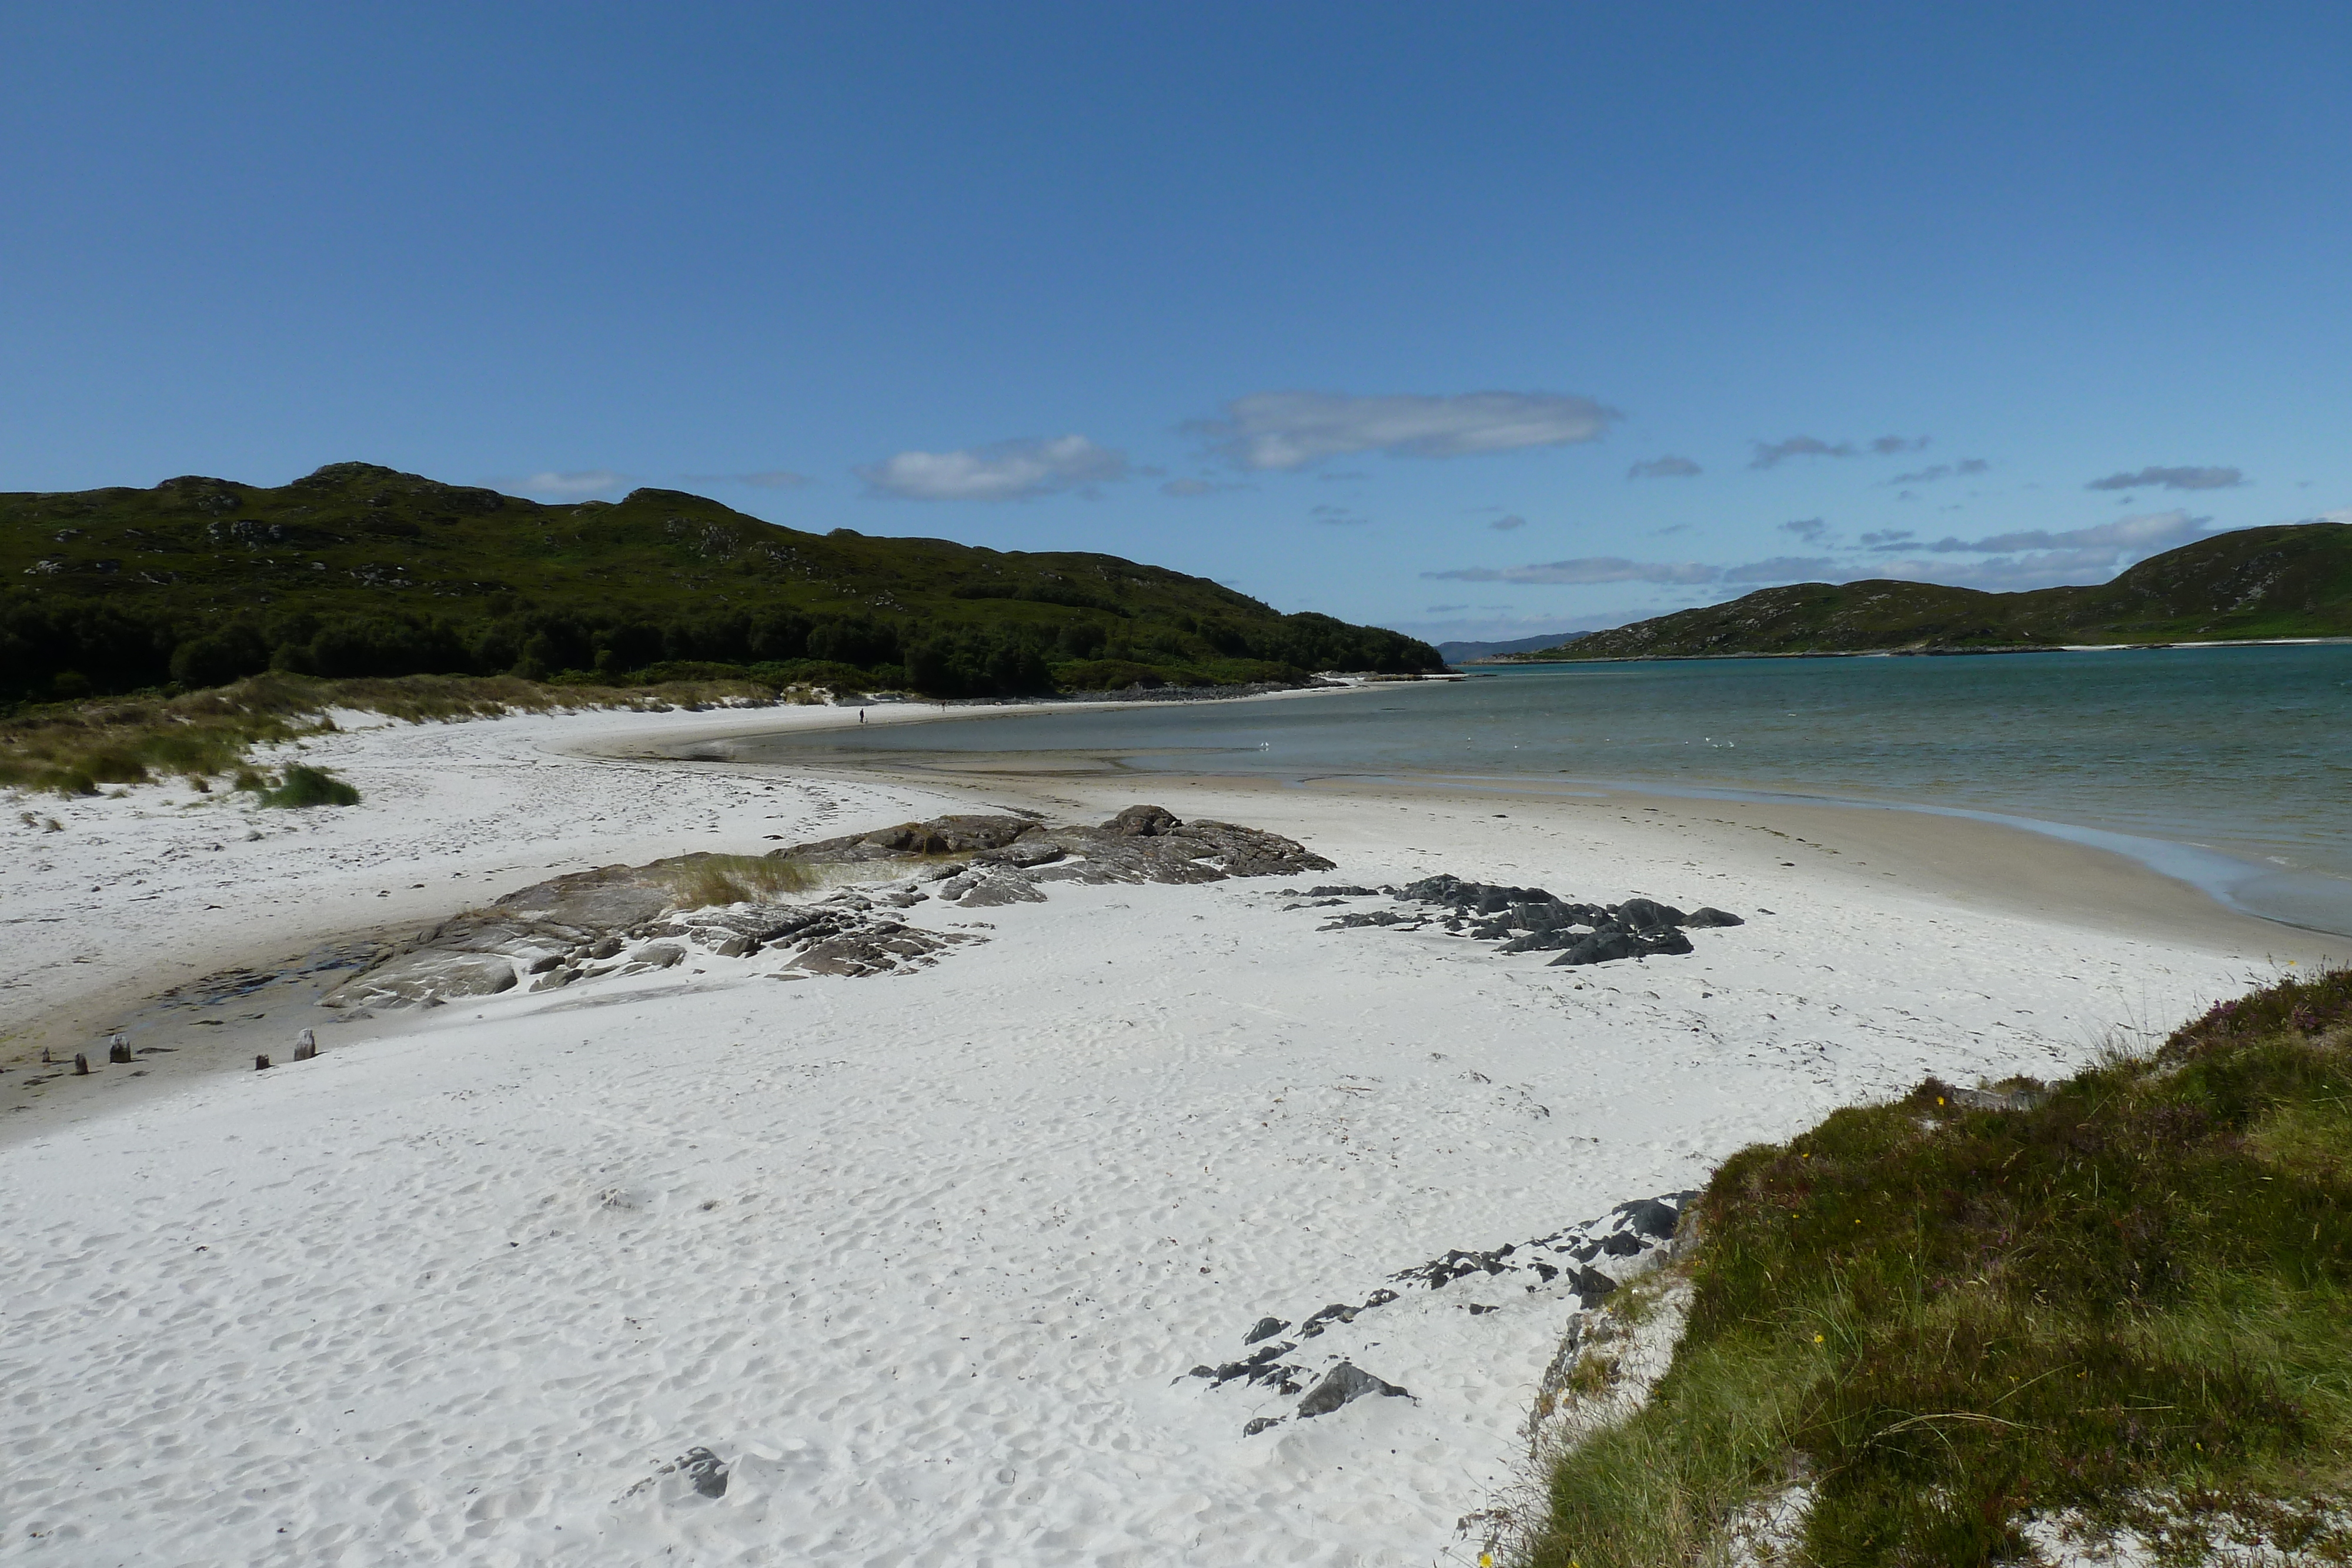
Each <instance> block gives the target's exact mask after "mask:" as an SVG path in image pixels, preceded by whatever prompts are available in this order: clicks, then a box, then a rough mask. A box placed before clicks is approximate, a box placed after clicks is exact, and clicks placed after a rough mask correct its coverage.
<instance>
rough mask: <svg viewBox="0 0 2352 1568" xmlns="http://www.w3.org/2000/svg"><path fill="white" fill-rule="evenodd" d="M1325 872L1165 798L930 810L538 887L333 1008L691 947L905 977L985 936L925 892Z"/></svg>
mask: <svg viewBox="0 0 2352 1568" xmlns="http://www.w3.org/2000/svg"><path fill="white" fill-rule="evenodd" d="M1330 869H1331V862H1329V861H1328V860H1325V859H1324V858H1323V857H1322V856H1320V855H1318V854H1315V853H1312V852H1309V851H1308V850H1307V849H1306V848H1304V847H1303V846H1301V845H1300V844H1298V843H1297V842H1295V841H1292V840H1289V839H1286V838H1283V837H1281V836H1280V835H1278V834H1275V833H1268V832H1264V831H1260V830H1258V829H1255V828H1244V827H1237V826H1235V825H1234V824H1233V823H1230V822H1186V821H1182V820H1181V819H1179V818H1178V817H1177V816H1176V815H1175V814H1174V813H1173V812H1171V811H1169V810H1165V809H1163V808H1161V807H1159V806H1145V805H1138V806H1129V808H1127V809H1126V810H1123V811H1121V812H1119V813H1118V815H1117V816H1115V817H1113V818H1112V819H1111V820H1110V821H1107V822H1104V823H1101V824H1100V825H1098V826H1095V827H1084V826H1077V827H1055V826H1052V825H1049V824H1047V823H1045V822H1043V821H1039V820H1037V819H1035V818H1034V817H1025V816H1010V815H1008V816H979V815H973V816H946V817H934V818H932V819H931V820H929V821H922V822H901V823H899V824H898V825H896V826H893V827H888V828H882V829H878V830H877V831H872V832H867V833H855V834H850V835H847V836H845V837H842V838H835V839H824V840H819V841H815V842H813V843H805V844H795V845H792V846H790V847H788V848H785V849H781V850H776V851H773V852H771V853H769V854H767V855H765V856H761V857H747V856H725V855H711V854H692V855H680V856H678V857H677V858H675V859H671V860H663V861H656V862H653V863H651V864H649V865H642V866H626V865H611V866H604V867H600V868H599V869H597V870H595V871H585V872H575V873H572V874H571V875H568V876H560V877H555V878H551V880H549V881H546V882H542V883H533V884H532V885H531V886H530V887H526V888H522V889H520V890H519V891H517V892H514V893H510V894H507V895H505V896H504V897H502V898H500V899H499V900H497V901H496V902H495V903H493V904H490V905H489V906H488V908H487V909H480V910H473V911H469V912H467V913H466V914H464V915H457V916H456V917H455V918H453V919H450V920H447V921H445V922H443V923H442V924H441V925H437V926H435V927H433V928H432V929H431V930H428V931H424V932H420V933H418V934H417V936H415V939H414V940H413V941H410V942H407V943H404V944H396V945H394V946H391V947H389V948H387V949H386V950H385V953H384V956H383V958H382V959H381V960H380V961H379V962H377V963H376V964H375V965H374V966H373V967H371V968H369V969H368V970H367V971H366V972H365V973H363V974H361V975H359V976H357V977H354V978H353V979H352V980H349V981H347V982H346V983H344V984H343V985H342V986H341V987H338V988H336V989H335V990H333V991H331V992H330V993H329V994H328V995H327V996H325V997H323V998H320V1002H321V1005H323V1006H326V1007H331V1008H370V1009H373V1008H380V1007H420V1006H421V1007H438V1006H442V1005H445V1004H446V1003H448V1002H451V1001H455V1000H458V999H460V998H470V997H485V996H493V995H496V994H498V993H499V992H502V991H507V990H510V989H512V988H514V987H516V986H517V985H520V984H525V983H528V984H529V985H530V988H532V989H533V990H552V989H556V988H562V987H564V986H569V985H572V984H573V983H574V982H576V981H580V980H587V979H594V978H598V977H603V976H606V975H614V974H620V975H627V974H644V973H646V972H647V971H649V970H653V969H661V968H668V967H674V966H676V965H677V964H679V963H680V962H682V961H684V960H685V959H686V958H687V956H688V955H689V953H690V952H692V951H693V950H694V949H695V948H700V949H701V950H703V951H705V952H707V953H709V954H710V955H712V956H717V957H722V958H741V957H748V956H752V955H755V954H759V953H761V952H763V951H782V952H785V953H789V954H790V955H791V959H790V961H789V963H788V964H787V965H786V966H785V967H783V968H782V969H780V970H777V971H774V972H775V973H776V974H777V976H778V977H780V978H803V977H808V976H813V975H838V976H846V977H866V976H873V975H887V974H898V973H904V972H907V971H909V970H914V969H921V968H928V967H930V966H931V965H932V964H934V963H936V962H938V960H939V957H940V955H941V954H943V953H945V952H947V951H949V950H950V949H951V948H953V947H955V946H960V945H963V944H969V943H974V942H979V941H982V940H984V938H982V937H980V936H974V935H972V934H971V933H968V932H960V931H933V930H929V929H926V928H924V927H922V926H919V925H913V924H910V923H909V922H908V921H906V920H904V919H901V918H899V917H898V912H899V911H901V910H905V909H910V908H912V907H913V906H915V905H916V904H923V903H928V902H933V901H936V902H939V903H941V904H954V905H956V906H957V907H959V908H965V909H980V908H988V907H992V906H996V905H1003V904H1024V903H1038V902H1042V901H1043V900H1044V899H1045V887H1047V886H1049V885H1051V884H1053V883H1093V884H1102V883H1146V882H1158V883H1203V882H1222V881H1223V880H1225V879H1226V878H1228V877H1246V876H1292V875H1297V873H1301V872H1316V871H1328V870H1330ZM847 878H855V879H856V883H857V885H855V886H849V887H842V888H839V889H838V890H837V891H835V892H834V893H831V894H826V895H824V896H823V897H815V898H811V899H809V900H808V901H806V902H785V901H782V900H780V899H777V898H775V897H774V896H773V894H772V893H771V892H767V891H763V890H767V889H782V888H787V887H800V888H803V889H805V888H810V887H814V886H816V885H819V884H821V883H824V882H825V881H826V880H828V879H847ZM730 893H731V894H740V895H741V896H737V897H732V898H730V897H729V896H728V894H730ZM681 944H688V945H690V946H682V945H681Z"/></svg>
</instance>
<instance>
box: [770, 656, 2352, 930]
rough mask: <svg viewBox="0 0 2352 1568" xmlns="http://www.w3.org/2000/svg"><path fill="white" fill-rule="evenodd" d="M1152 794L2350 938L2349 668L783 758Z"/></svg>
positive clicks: (1630, 687)
mask: <svg viewBox="0 0 2352 1568" xmlns="http://www.w3.org/2000/svg"><path fill="white" fill-rule="evenodd" d="M734 749H735V750H736V751H737V753H738V755H747V756H748V755H753V754H756V755H759V756H761V757H765V758H775V759H779V760H781V759H783V758H789V757H794V756H806V755H808V754H809V753H810V752H812V751H828V752H835V753H863V754H869V755H870V754H874V753H883V752H887V753H897V754H905V753H920V752H934V753H950V754H956V755H960V756H964V757H969V756H970V755H971V754H972V753H980V752H985V753H999V754H1005V753H1011V754H1020V755H1021V756H1022V757H1023V758H1024V759H1025V760H1027V761H1029V762H1033V763H1035V764H1039V765H1044V766H1053V765H1055V763H1057V762H1062V763H1066V762H1067V761H1069V760H1072V759H1074V758H1095V759H1110V760H1113V761H1115V762H1116V763H1117V764H1118V765H1119V766H1123V767H1126V768H1134V769H1139V770H1144V771H1169V772H1178V771H1181V772H1186V773H1204V774H1206V773H1234V774H1255V775H1269V776H1276V777H1284V778H1292V779H1305V778H1331V777H1348V776H1354V777H1366V776H1370V777H1387V778H1403V777H1413V778H1421V779H1448V780H1453V781H1455V782H1467V783H1476V782H1486V783H1489V784H1492V785H1495V786H1498V787H1507V788H1510V789H1528V788H1530V787H1540V788H1547V789H1561V790H1573V789H1575V788H1576V787H1577V786H1579V785H1587V786H1590V785H1610V784H1621V785H1635V786H1640V787H1643V788H1647V789H1660V790H1666V791H1671V792H1675V793H1685V794H1696V795H1703V796H1717V795H1727V796H1732V797H1751V798H1752V797H1759V796H1762V797H1771V798H1779V799H1801V800H1809V801H1831V802H1843V803H1850V804H1853V805H1856V806H1874V807H1882V808H1885V807H1895V808H1901V809H1909V810H1939V811H1952V812H1959V813H1963V814H1968V815H1972V816H1982V817H1989V818H1994V819H1999V820H2007V821H2015V822H2017V823H2019V824H2020V825H2021V826H2027V827H2032V828H2035V829H2038V830H2040V831H2048V832H2054V833H2058V834H2061V835H2063V836H2064V837H2067V838H2071V839H2074V840H2077V841H2085V842H2091V843H2095V844H2102V845H2104V846H2105V847H2108V848H2112V849H2117V850H2121V851H2123V852H2126V853H2129V854H2133V855H2135V856H2136V857H2137V858H2139V859H2141V860H2143V861H2146V862H2148V863H2150V864H2153V865H2156V866H2157V867H2158V869H2160V870H2163V871H2165V872H2167V873H2170V874H2172V875H2175V876H2179V877H2181V878H2183V879H2185V880H2188V881H2191V882H2194V883H2198V884H2199V885H2200V886H2203V887H2205V888H2207V889H2209V890H2210V891H2211V892H2212V893H2214V894H2216V895H2217V896H2219V897H2221V898H2223V899H2224V900H2226V901H2227V902H2230V903H2231V904H2237V905H2239V906H2240V907H2242V908H2244V909H2247V910H2249V911H2251V912H2252V913H2255V914H2260V915H2266V916H2269V917H2270V918H2273V919H2278V920H2284V921H2288V922H2290V923H2292V924H2294V925H2305V926H2309V927H2313V928H2315V929H2318V930H2322V931H2328V932H2334V933H2338V934H2352V645H2345V644H2335V645H2327V646H2310V647H2239V648H2176V649H2162V650H2148V651H2142V652H2130V653H2021V654H2004V655H2000V656H1986V657H1964V658H1857V659H1718V660H1705V661H1696V662H1676V661H1667V662H1657V663H1634V664H1578V665H1564V666H1563V665H1552V666H1522V667H1517V668H1507V669H1504V670H1501V671H1499V672H1497V673H1496V674H1494V675H1492V676H1491V677H1486V678H1474V679H1472V680H1469V681H1465V682H1462V683H1460V684H1454V685H1411V686H1402V687H1379V688H1374V689H1372V690H1370V691H1367V692H1363V693H1359V694H1351V695H1343V696H1334V697H1330V698H1328V699H1326V698H1314V699H1306V700H1298V701H1286V702H1277V703H1185V704H1170V705H1168V706H1155V707H1141V708H1131V709H1125V710H1121V711H1118V712H1113V713H1099V712H1097V713H1085V712H1073V713H1046V714H1041V715H1036V716H1019V717H1012V716H1008V717H1005V718H1003V719H996V720H991V721H989V722H986V723H979V724H940V725H920V726H914V727H900V726H892V727H887V728H878V729H868V730H866V731H863V732H853V733H852V734H850V735H848V736H846V737H841V736H835V737H826V738H825V739H824V740H822V741H811V740H804V739H791V740H787V739H785V738H783V737H775V738H772V739H766V740H762V741H761V742H759V743H758V744H757V747H756V751H755V749H754V748H752V747H735V748H734Z"/></svg>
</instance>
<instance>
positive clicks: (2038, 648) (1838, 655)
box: [1454, 636, 2352, 670]
mask: <svg viewBox="0 0 2352 1568" xmlns="http://www.w3.org/2000/svg"><path fill="white" fill-rule="evenodd" d="M2345 643H2352V637H2333V636H2331V637H2225V638H2216V639H2212V640H2210V641H2183V642H2173V643H2001V644H2000V645H1999V646H1996V647H1989V648H1808V649H1805V650H1803V651H1801V652H1798V653H1770V652H1768V651H1765V650H1762V649H1758V650H1755V651H1753V652H1749V653H1591V654H1587V655H1585V656H1583V657H1581V658H1571V659H1515V658H1508V657H1505V658H1498V659H1465V660H1463V661H1462V662H1461V664H1456V665H1455V666H1454V668H1456V669H1463V668H1467V667H1476V668H1478V669H1482V670H1483V669H1511V668H1517V667H1519V666H1523V665H1529V664H1532V665H1535V666H1537V667H1538V668H1543V667H1548V666H1552V665H1559V664H1667V663H1672V662H1676V661H1683V662H1687V661H1690V660H1694V659H1942V658H1971V657H1975V656H1977V655H1979V654H1996V653H2161V652H2162V651H2163V650H2165V649H2167V648H2314V647H2318V648H2332V647H2336V646H2340V645H2342V644H2345Z"/></svg>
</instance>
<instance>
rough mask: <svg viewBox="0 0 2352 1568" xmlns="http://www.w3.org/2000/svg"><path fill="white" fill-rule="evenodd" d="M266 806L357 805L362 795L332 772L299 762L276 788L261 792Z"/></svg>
mask: <svg viewBox="0 0 2352 1568" xmlns="http://www.w3.org/2000/svg"><path fill="white" fill-rule="evenodd" d="M261 803H262V804H263V805H265V806H356V805H358V804H359V803H360V792H359V791H358V790H357V789H352V787H351V786H350V785H348V784H346V783H344V782H343V781H342V780H341V779H338V778H336V777H335V776H334V775H333V774H331V773H327V772H323V771H321V770H320V769H319V768H308V767H305V766H303V765H302V764H301V763H299V762H298V763H296V764H294V765H293V766H292V767H290V768H288V769H286V776H285V778H284V779H282V780H281V781H280V782H279V783H278V788H276V789H264V790H263V791H262V792H261Z"/></svg>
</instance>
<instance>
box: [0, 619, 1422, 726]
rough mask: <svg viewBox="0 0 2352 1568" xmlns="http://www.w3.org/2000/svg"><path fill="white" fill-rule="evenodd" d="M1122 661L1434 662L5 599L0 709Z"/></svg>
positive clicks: (1136, 636)
mask: <svg viewBox="0 0 2352 1568" xmlns="http://www.w3.org/2000/svg"><path fill="white" fill-rule="evenodd" d="M1106 661H1111V662H1124V663H1127V664H1135V665H1138V666H1142V667H1147V668H1149V667H1163V666H1179V667H1187V668H1199V667H1202V666H1208V665H1215V664H1221V663H1226V664H1229V663H1231V662H1233V661H1252V662H1255V663H1257V664H1265V665H1270V666H1286V667H1288V668H1289V669H1291V670H1295V671H1311V670H1325V669H1345V670H1373V671H1381V672H1384V673H1391V674H1402V673H1408V672H1412V671H1415V670H1423V669H1434V668H1438V667H1439V666H1440V664H1441V663H1442V661H1440V660H1439V658H1438V656H1437V653H1436V652H1435V650H1433V649H1432V648H1431V647H1430V646H1429V645H1428V644H1427V643H1420V642H1416V641H1414V640H1413V639H1412V638H1409V637H1404V636H1402V635H1400V634H1399V633H1397V632H1388V631H1384V630H1382V629H1381V628H1379V627H1370V626H1353V625H1349V624H1348V623H1347V622H1342V621H1337V620H1334V619H1332V618H1331V617H1329V616H1328V615H1318V614H1314V613H1311V612H1309V613H1302V614H1297V615H1285V616H1281V617H1278V618H1274V619H1269V620H1265V621H1247V622H1244V621H1238V620H1226V619H1223V618H1218V617H1199V618H1196V617H1193V616H1191V615H1187V614H1177V615H1174V616H1172V617H1169V618H1165V619H1155V618H1152V617H1151V616H1150V612H1144V613H1143V614H1140V615H1138V616H1136V617H1134V618H1132V619H1128V618H1113V617H1104V618H1100V619H1097V618H1095V617H1093V616H1091V615H1090V616H1087V617H1085V618H1081V619H1073V620H1068V621H1064V622H1060V623H1059V624H1055V625H1045V624H1039V623H1037V622H1025V621H1024V622H978V623H971V624H959V623H940V622H906V621H896V620H891V619H887V618H883V617H877V616H868V615H856V614H850V615H839V614H824V613H817V614H810V613H804V612H799V611H788V610H777V611H728V612H711V613H705V614H697V615H677V616H670V617H666V618H662V619H649V618H641V617H629V616H614V615H600V614H595V613H584V612H577V611H572V610H560V609H559V610H542V609H530V608H524V609H518V610H515V611H513V612H509V613H506V614H501V615H494V616H488V617H478V618H472V619H467V618H462V617H442V616H430V615H425V616H415V615H403V614H395V613H370V614H358V615H337V614H333V613H320V612H314V611H308V610H289V611H287V612H280V613H269V612H260V611H248V612H239V613H236V614H232V615H230V616H227V617H226V618H216V617H204V618H194V617H190V616H188V615H186V614H184V613H180V614H173V613H171V612H142V611H138V610H133V609H126V608H121V607H117V606H115V605H111V604H108V603H105V602H103V601H66V602H62V603H56V602H52V603H34V602H26V601H17V602H15V603H5V602H0V700H7V701H12V702H26V701H44V700H57V699H63V698H70V697H79V696H87V695H107V694H116V693H124V692H132V691H141V690H145V689H149V688H152V687H157V686H162V685H166V684H173V683H176V684H177V685H180V686H182V687H184V688H188V689H194V688H196V687H201V686H215V685H226V684H227V683H228V682H230V681H234V680H237V679H240V678H242V677H244V676H246V675H252V674H260V673H261V672H263V671H265V670H273V669H275V670H286V671H291V672H295V673H297V674H315V675H324V676H330V677H335V678H352V677H358V676H376V675H411V674H482V675H488V674H519V675H523V676H526V677H528V678H530V679H535V680H547V679H550V678H553V677H556V676H559V675H563V674H591V675H595V676H598V677H601V678H604V679H608V680H614V681H621V680H625V679H627V678H629V677H630V676H631V675H633V674H635V673H637V672H639V671H643V670H646V669H649V668H651V667H654V666H656V665H661V664H686V663H691V664H715V665H728V666H733V667H738V668H742V669H746V670H749V669H751V667H752V666H761V670H762V673H775V672H779V671H781V672H782V676H783V678H793V671H792V669H791V667H792V666H795V665H822V666H826V667H828V668H830V669H833V670H835V671H840V670H855V671H856V672H859V673H860V674H862V675H863V676H864V677H865V678H867V679H870V680H871V681H872V682H873V684H875V685H877V686H903V687H905V688H907V689H910V690H913V691H917V692H919V693H922V694H923V695H929V696H992V695H1002V696H1013V695H1027V694H1034V693H1040V692H1045V691H1050V690H1052V689H1053V688H1054V686H1055V675H1054V671H1055V667H1056V666H1064V667H1066V666H1069V665H1072V664H1087V663H1090V662H1091V663H1097V664H1099V663H1102V662H1106Z"/></svg>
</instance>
